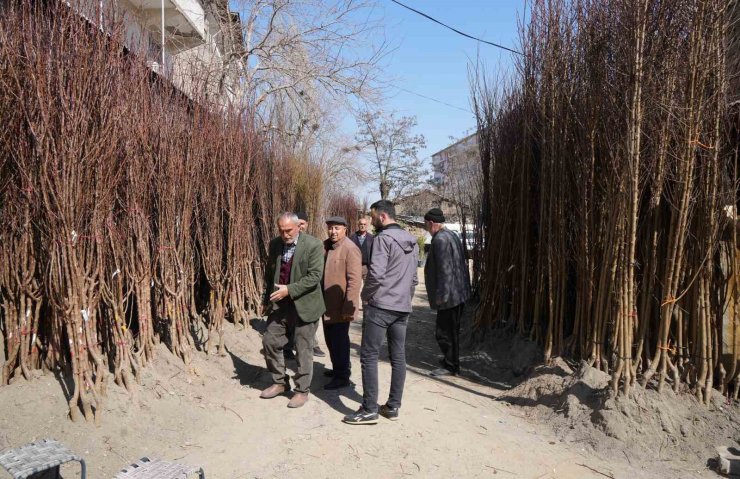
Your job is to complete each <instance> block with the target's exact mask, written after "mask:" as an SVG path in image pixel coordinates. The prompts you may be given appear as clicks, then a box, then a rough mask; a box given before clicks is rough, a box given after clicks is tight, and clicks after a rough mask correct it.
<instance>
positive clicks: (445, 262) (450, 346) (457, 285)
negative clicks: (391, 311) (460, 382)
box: [424, 208, 470, 376]
mask: <svg viewBox="0 0 740 479" xmlns="http://www.w3.org/2000/svg"><path fill="white" fill-rule="evenodd" d="M444 222H445V217H444V214H443V213H442V210H440V209H439V208H432V209H431V210H429V212H427V214H425V215H424V227H425V228H426V230H427V231H428V232H429V234H430V235H432V243H431V246H430V248H429V253H428V255H427V262H426V265H424V282H425V283H426V287H427V297H428V298H429V305H430V306H431V308H432V309H435V310H437V328H436V333H435V336H436V338H437V344H439V348H440V349H441V350H442V355H443V359H442V367H441V368H439V369H435V370H433V371H431V372H430V373H429V374H430V375H431V376H445V375H448V374H457V373H459V372H460V318H461V317H462V312H463V307H464V306H465V301H467V300H468V298H469V297H470V273H469V271H468V263H467V261H466V260H465V252H464V250H463V245H462V241H460V238H458V236H457V235H456V234H455V233H454V232H452V231H450V230H448V229H447V228H445V226H444Z"/></svg>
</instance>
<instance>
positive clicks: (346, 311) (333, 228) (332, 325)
mask: <svg viewBox="0 0 740 479" xmlns="http://www.w3.org/2000/svg"><path fill="white" fill-rule="evenodd" d="M347 226H348V225H347V220H346V219H344V218H343V217H341V216H332V217H330V218H328V219H327V220H326V234H327V236H328V239H326V240H325V241H324V252H325V253H324V256H325V261H324V279H323V281H322V285H323V289H324V303H325V304H326V312H325V313H324V315H323V317H322V319H323V324H324V339H325V340H326V345H327V347H328V348H329V357H330V358H331V366H332V379H331V381H329V383H328V384H326V385H325V386H324V389H339V388H344V387H348V386H351V385H352V383H351V382H350V380H349V376H350V362H349V325H350V323H351V322H352V321H353V320H354V319H355V316H356V314H357V310H358V307H359V304H360V285H361V282H362V253H361V252H360V249H359V248H358V247H357V246H356V245H355V244H354V243H353V242H352V241H350V240H349V238H347Z"/></svg>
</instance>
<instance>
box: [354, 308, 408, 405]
mask: <svg viewBox="0 0 740 479" xmlns="http://www.w3.org/2000/svg"><path fill="white" fill-rule="evenodd" d="M408 318H409V313H401V312H398V311H388V310H386V309H380V308H376V307H374V306H371V305H369V304H368V305H367V306H365V315H364V318H363V320H362V345H361V346H360V364H361V365H362V407H363V408H364V409H365V410H366V411H370V412H378V354H379V352H380V347H381V346H382V344H383V338H384V337H385V338H387V339H388V353H389V354H390V358H391V391H390V394H389V396H388V403H387V404H388V406H390V407H393V408H397V407H401V398H402V397H403V385H404V383H405V382H406V325H407V324H408Z"/></svg>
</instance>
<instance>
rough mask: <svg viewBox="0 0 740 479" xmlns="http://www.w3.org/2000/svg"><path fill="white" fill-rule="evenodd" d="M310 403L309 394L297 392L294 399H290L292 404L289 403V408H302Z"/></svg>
mask: <svg viewBox="0 0 740 479" xmlns="http://www.w3.org/2000/svg"><path fill="white" fill-rule="evenodd" d="M307 401H308V393H299V392H296V393H295V394H293V397H292V398H290V402H289V403H288V407H290V408H296V407H301V406H303V405H304V404H306V402H307Z"/></svg>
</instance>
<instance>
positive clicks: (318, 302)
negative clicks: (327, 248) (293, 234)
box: [263, 233, 326, 323]
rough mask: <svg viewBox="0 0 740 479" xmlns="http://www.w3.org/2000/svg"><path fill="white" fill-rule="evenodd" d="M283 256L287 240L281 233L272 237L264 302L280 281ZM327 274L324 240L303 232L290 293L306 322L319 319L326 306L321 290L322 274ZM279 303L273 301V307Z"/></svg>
mask: <svg viewBox="0 0 740 479" xmlns="http://www.w3.org/2000/svg"><path fill="white" fill-rule="evenodd" d="M282 259H283V240H282V238H281V237H279V236H278V237H277V238H274V239H273V240H272V241H270V246H269V258H268V260H267V265H266V268H265V293H264V296H263V302H264V304H269V303H270V301H269V297H270V294H271V293H272V292H273V291H274V290H275V287H274V285H275V284H280V262H281V261H282ZM323 275H324V245H323V244H322V243H321V240H319V239H317V238H314V237H313V236H311V235H309V234H306V233H301V234H300V235H299V236H298V244H297V245H296V250H295V253H294V254H293V264H292V265H291V268H290V282H289V283H288V296H289V297H290V299H292V300H293V303H294V304H295V309H296V312H297V313H298V317H299V318H301V320H302V321H304V322H306V323H312V322H314V321H318V319H319V318H320V317H321V315H322V314H324V311H325V310H326V307H325V306H324V295H323V291H322V290H321V278H322V276H323ZM276 306H277V307H279V306H278V305H275V304H274V303H273V307H276Z"/></svg>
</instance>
